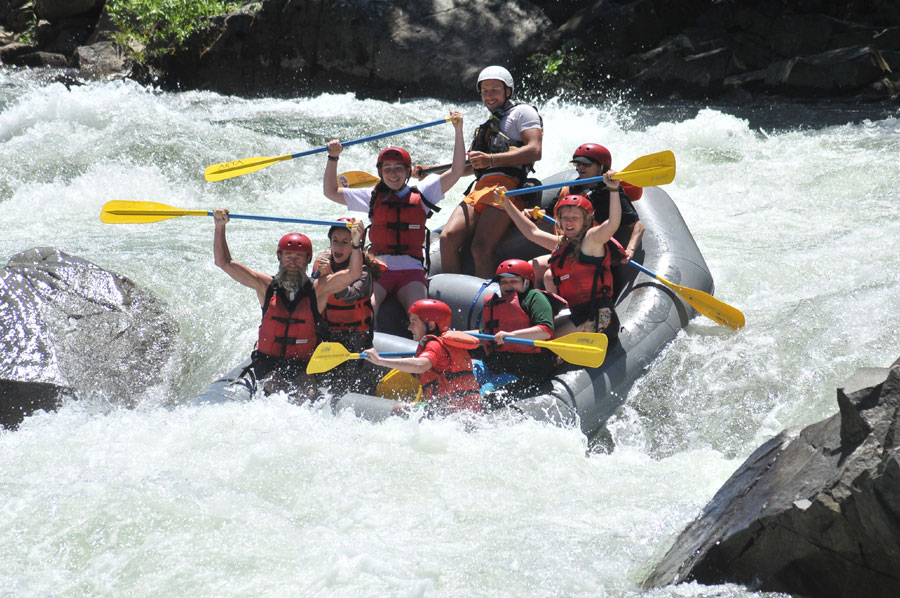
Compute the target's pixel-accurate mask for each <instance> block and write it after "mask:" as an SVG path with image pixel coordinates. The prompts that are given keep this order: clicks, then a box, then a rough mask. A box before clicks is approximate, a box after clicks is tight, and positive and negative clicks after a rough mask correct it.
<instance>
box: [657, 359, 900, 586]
mask: <svg viewBox="0 0 900 598" xmlns="http://www.w3.org/2000/svg"><path fill="white" fill-rule="evenodd" d="M838 405H839V408H840V411H839V413H837V414H835V415H834V416H832V417H830V418H828V419H826V420H824V421H821V422H819V423H816V424H813V425H811V426H808V427H806V428H804V429H802V430H800V429H793V430H786V431H784V432H782V433H781V434H779V435H778V436H776V437H775V438H773V439H771V440H770V441H768V442H767V443H765V444H764V445H763V446H761V447H760V448H758V449H757V450H756V451H755V452H754V453H753V454H752V455H751V456H750V457H749V458H748V459H747V460H746V461H745V462H744V463H743V465H741V467H740V468H738V470H737V471H736V472H735V473H734V474H733V475H732V476H731V478H730V479H729V480H728V481H727V482H726V483H725V485H724V486H723V487H722V488H721V489H720V490H719V491H718V492H717V493H716V495H715V496H714V497H713V499H712V501H710V503H709V504H708V505H707V506H706V507H705V508H704V509H703V512H702V513H701V515H700V516H699V517H698V518H697V519H696V520H694V521H693V522H692V523H691V524H690V525H689V526H688V527H687V528H686V529H685V530H684V531H683V532H682V533H681V534H680V535H679V537H678V538H677V539H676V540H675V543H674V545H673V546H672V548H671V549H669V551H668V553H667V554H666V555H665V557H663V559H662V560H661V561H660V562H659V563H658V564H657V565H656V566H655V567H654V568H653V571H652V572H651V573H650V575H649V576H648V577H647V579H646V580H645V582H644V586H645V587H656V586H663V585H667V584H674V583H681V582H684V581H697V582H699V583H702V584H710V585H712V584H721V583H740V584H744V585H747V586H750V587H751V588H752V589H754V590H762V591H776V592H787V593H791V594H797V595H802V596H814V597H817V598H855V597H857V596H865V597H866V598H888V597H890V598H893V597H895V596H900V570H898V568H897V563H900V360H898V361H897V362H896V363H895V364H894V365H893V366H892V367H891V368H865V369H861V370H858V371H857V372H856V373H855V374H854V375H853V376H852V377H851V379H850V380H848V381H847V382H846V383H845V385H844V388H841V389H838Z"/></svg>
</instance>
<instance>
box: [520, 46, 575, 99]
mask: <svg viewBox="0 0 900 598" xmlns="http://www.w3.org/2000/svg"><path fill="white" fill-rule="evenodd" d="M584 62H585V58H584V52H583V51H582V49H581V48H580V45H579V43H578V42H577V41H574V40H572V41H568V42H566V43H564V44H563V45H562V47H560V48H557V49H556V50H553V51H551V52H549V53H547V52H539V53H537V54H533V55H531V56H529V57H528V71H529V73H528V79H529V80H530V83H531V84H532V85H533V86H534V87H536V88H537V89H539V90H540V91H542V92H543V93H554V92H556V91H558V90H561V89H565V90H573V89H580V88H581V86H582V83H583V73H584V67H585V64H584Z"/></svg>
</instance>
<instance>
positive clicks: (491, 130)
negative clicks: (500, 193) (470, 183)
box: [469, 102, 544, 185]
mask: <svg viewBox="0 0 900 598" xmlns="http://www.w3.org/2000/svg"><path fill="white" fill-rule="evenodd" d="M521 104H522V102H510V103H508V104H507V105H505V106H504V107H503V108H501V109H500V110H496V111H494V112H491V116H490V118H488V119H487V120H486V121H484V122H483V123H481V124H480V125H478V128H476V129H475V134H474V136H473V138H472V145H470V146H469V151H470V152H471V151H475V152H484V153H486V154H502V153H505V152H508V151H509V149H510V148H511V147H522V146H523V145H525V144H524V143H523V142H521V141H513V140H512V139H510V138H509V137H507V136H506V135H504V134H503V132H501V131H500V119H502V118H503V117H504V116H505V115H506V114H507V113H509V111H510V110H512V109H513V108H515V107H516V106H520V105H521ZM529 105H530V104H529ZM531 107H532V108H534V106H531ZM534 110H535V112H537V108H534ZM538 117H539V118H540V119H541V127H542V128H543V126H544V119H543V117H541V116H540V113H538ZM473 170H474V171H475V178H476V179H480V178H481V177H483V176H484V175H486V174H488V173H494V172H496V173H501V174H505V175H507V176H511V177H513V178H516V179H518V180H519V185H521V184H522V183H524V182H525V179H527V178H528V175H529V174H530V173H532V172H534V163H533V162H532V163H531V164H520V165H518V166H496V167H490V168H474V169H473Z"/></svg>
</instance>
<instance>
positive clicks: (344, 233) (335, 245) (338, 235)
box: [331, 229, 352, 264]
mask: <svg viewBox="0 0 900 598" xmlns="http://www.w3.org/2000/svg"><path fill="white" fill-rule="evenodd" d="M351 241H352V237H351V236H350V231H349V230H347V229H336V230H335V231H333V232H332V233H331V257H332V258H333V259H334V261H335V262H336V263H338V264H342V263H344V262H346V261H347V260H348V259H350V252H351V251H352V248H351V247H350V242H351Z"/></svg>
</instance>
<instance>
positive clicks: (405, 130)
mask: <svg viewBox="0 0 900 598" xmlns="http://www.w3.org/2000/svg"><path fill="white" fill-rule="evenodd" d="M448 120H450V119H449V118H442V119H440V120H434V121H431V122H430V123H422V124H420V125H413V126H411V127H404V128H402V129H397V130H396V131H388V132H387V133H378V134H377V135H369V136H368V137H361V138H359V139H353V140H351V141H341V145H343V146H344V147H347V146H348V145H355V144H357V143H365V142H366V141H374V140H376V139H381V138H383V137H390V136H391V135H399V134H400V133H408V132H410V131H418V130H419V129H427V128H428V127H433V126H435V125H440V124H443V123H445V122H447V121H448ZM325 151H328V146H327V145H324V146H322V147H317V148H315V149H311V150H306V151H304V152H297V153H296V154H291V158H299V157H301V156H309V155H311V154H318V153H319V152H325Z"/></svg>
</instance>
